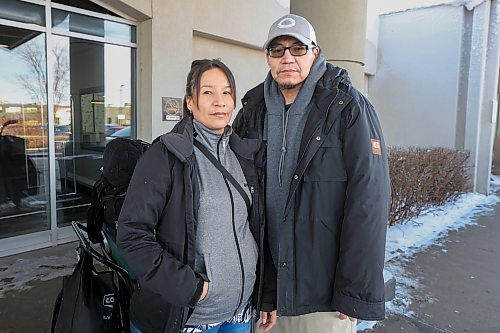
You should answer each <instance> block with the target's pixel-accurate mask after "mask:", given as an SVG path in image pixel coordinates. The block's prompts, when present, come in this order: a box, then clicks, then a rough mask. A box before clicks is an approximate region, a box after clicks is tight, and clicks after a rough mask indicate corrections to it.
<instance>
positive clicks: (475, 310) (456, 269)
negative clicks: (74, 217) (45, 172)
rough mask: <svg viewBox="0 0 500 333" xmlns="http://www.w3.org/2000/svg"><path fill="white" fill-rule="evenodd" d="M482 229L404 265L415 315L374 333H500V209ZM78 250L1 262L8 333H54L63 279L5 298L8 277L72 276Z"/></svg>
mask: <svg viewBox="0 0 500 333" xmlns="http://www.w3.org/2000/svg"><path fill="white" fill-rule="evenodd" d="M477 222H478V224H477V225H473V226H469V227H467V228H463V229H461V230H458V231H456V232H451V233H450V234H449V236H448V237H447V239H446V240H445V241H444V242H443V244H442V245H440V246H437V245H436V246H431V247H430V248H428V249H427V250H426V251H424V252H421V253H419V254H417V255H415V256H414V258H413V259H412V260H410V261H408V262H406V263H403V266H404V269H405V271H406V274H407V276H408V277H410V278H412V279H414V280H415V281H418V284H419V286H417V287H415V289H413V290H412V291H411V294H412V296H413V298H414V300H413V304H412V305H411V306H410V308H409V310H411V311H413V313H414V315H413V316H412V317H411V318H410V317H407V316H402V315H400V316H389V317H388V319H386V320H385V321H384V322H382V323H381V325H379V327H377V328H375V329H374V330H373V332H374V333H396V332H405V333H441V332H445V333H450V332H451V333H459V332H460V333H461V332H469V333H500V204H499V205H497V206H496V207H495V209H494V211H492V212H491V213H488V214H487V215H484V216H478V217H477ZM75 248H76V244H75V243H71V244H66V245H62V246H59V247H57V248H48V249H43V250H38V251H33V252H28V253H24V254H21V255H16V256H11V257H6V258H0V332H2V333H4V332H8V333H17V332H19V333H25V332H26V333H32V332H40V333H41V332H50V322H51V318H52V309H53V305H54V300H55V297H56V295H57V293H58V292H59V290H60V288H61V278H60V277H59V278H50V275H49V276H47V274H45V273H44V274H40V273H37V274H35V275H38V276H39V277H40V278H45V279H48V280H47V281H41V280H34V281H31V282H29V283H28V284H29V285H30V286H31V289H28V290H26V289H22V290H18V291H11V292H6V293H5V295H3V296H2V294H3V292H2V291H3V290H5V287H6V286H7V285H9V284H12V282H13V278H12V276H9V274H8V273H9V271H11V270H12V267H13V265H18V266H20V267H23V268H25V270H26V271H27V272H28V274H26V275H30V274H31V275H33V274H32V273H30V270H33V269H34V270H35V271H36V272H40V271H43V270H46V271H50V272H52V273H53V275H61V274H62V273H65V272H68V271H70V270H71V266H72V265H73V264H74V263H76V257H74V249H75ZM40 258H42V259H43V258H49V259H50V260H52V261H50V260H49V259H44V260H42V261H40ZM54 258H55V259H56V260H57V264H54ZM21 259H22V261H20V260H21ZM33 266H35V267H33ZM21 273H22V272H17V273H16V276H17V275H20V274H21ZM396 279H398V276H396ZM410 289H412V288H411V287H410Z"/></svg>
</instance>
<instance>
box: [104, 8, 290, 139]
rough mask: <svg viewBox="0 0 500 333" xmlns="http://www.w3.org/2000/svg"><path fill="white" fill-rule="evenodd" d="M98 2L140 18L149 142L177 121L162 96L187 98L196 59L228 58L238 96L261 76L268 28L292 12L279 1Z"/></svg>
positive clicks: (141, 98) (144, 131)
mask: <svg viewBox="0 0 500 333" xmlns="http://www.w3.org/2000/svg"><path fill="white" fill-rule="evenodd" d="M99 1H100V2H101V3H102V2H106V3H108V4H109V5H113V6H115V8H117V9H118V10H120V11H121V12H124V13H126V14H127V15H129V16H131V17H134V18H135V19H136V20H137V21H139V23H138V31H139V34H138V36H139V37H138V82H139V83H138V84H139V87H138V88H139V89H138V91H139V93H138V94H139V95H138V128H137V134H138V137H139V138H142V139H144V140H146V141H151V140H152V139H154V138H155V137H157V136H158V135H160V134H162V133H165V132H167V131H169V130H170V129H171V128H172V127H173V126H174V125H175V122H173V121H162V118H161V105H162V97H183V94H184V85H185V80H186V76H187V73H188V71H189V68H190V64H191V61H192V60H193V59H197V58H221V59H222V60H223V61H225V62H226V63H227V65H228V66H229V67H230V68H231V69H232V71H233V72H234V74H235V77H236V83H237V89H238V100H239V99H240V98H241V97H242V96H243V94H244V93H245V91H246V90H248V89H249V88H251V87H252V86H254V85H255V84H257V83H259V82H260V81H262V80H263V79H264V77H265V75H266V73H267V65H266V63H265V58H264V52H263V51H262V50H261V47H262V44H263V43H264V41H265V40H266V38H267V31H268V28H269V26H270V25H271V23H272V22H274V21H275V20H276V19H277V18H279V17H280V16H282V15H284V14H286V13H288V11H289V9H288V8H286V7H284V6H281V5H280V4H279V3H278V2H277V1H275V0H255V1H245V0H213V1H196V0H184V1H175V0H147V1H143V0H99ZM238 104H239V103H238Z"/></svg>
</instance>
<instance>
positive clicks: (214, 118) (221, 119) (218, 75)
mask: <svg viewBox="0 0 500 333" xmlns="http://www.w3.org/2000/svg"><path fill="white" fill-rule="evenodd" d="M186 103H187V106H188V108H189V109H190V110H191V112H193V118H194V119H196V121H198V122H200V123H202V124H203V125H205V126H206V127H207V128H209V129H211V130H212V131H215V132H218V133H222V132H224V128H225V127H226V126H227V124H229V120H230V119H231V116H232V114H233V110H234V101H233V91H231V86H230V85H229V81H228V79H227V77H226V74H224V72H223V71H222V70H221V69H219V68H212V69H209V70H207V71H206V72H204V73H203V74H202V75H201V78H200V89H199V91H198V96H197V101H195V100H194V99H193V98H192V97H191V96H186Z"/></svg>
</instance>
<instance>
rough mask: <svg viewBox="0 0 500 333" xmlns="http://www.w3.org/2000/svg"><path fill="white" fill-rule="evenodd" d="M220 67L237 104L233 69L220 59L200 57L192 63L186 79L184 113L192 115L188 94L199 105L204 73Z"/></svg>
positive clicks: (184, 114)
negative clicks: (188, 104) (187, 99)
mask: <svg viewBox="0 0 500 333" xmlns="http://www.w3.org/2000/svg"><path fill="white" fill-rule="evenodd" d="M214 68H219V69H220V70H221V71H223V72H224V74H225V75H226V77H227V80H228V81H229V87H230V88H231V96H232V97H233V102H234V105H236V83H235V81H234V76H233V73H232V72H231V70H230V69H229V68H228V67H227V66H226V65H225V64H224V63H223V62H222V61H220V60H219V59H200V60H194V61H193V62H192V63H191V70H190V71H189V74H188V76H187V81H186V95H185V96H184V102H183V104H182V115H183V116H187V115H190V113H191V112H190V111H189V109H188V107H187V102H186V96H190V97H191V98H193V100H194V102H195V103H196V104H197V105H198V93H199V92H200V81H201V76H202V75H203V73H205V72H206V71H208V70H210V69H214Z"/></svg>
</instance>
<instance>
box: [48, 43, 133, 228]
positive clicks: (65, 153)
mask: <svg viewBox="0 0 500 333" xmlns="http://www.w3.org/2000/svg"><path fill="white" fill-rule="evenodd" d="M53 41H54V45H55V46H56V48H57V49H60V50H65V51H64V52H61V54H64V55H65V57H66V59H61V60H59V61H56V59H57V57H56V58H54V59H49V60H51V61H53V64H52V66H53V67H54V68H56V67H57V66H62V67H63V68H66V67H65V66H66V65H65V64H67V66H68V67H67V68H66V69H65V70H63V71H62V72H64V73H66V75H67V77H64V78H63V77H61V82H67V83H68V84H66V85H61V88H62V86H64V89H61V90H60V91H61V96H59V97H58V98H56V96H54V101H55V102H54V103H55V106H54V112H55V113H54V119H55V126H56V127H55V128H54V130H55V132H56V169H57V170H56V171H57V172H56V174H57V175H56V177H57V184H58V185H57V212H58V214H57V215H58V225H59V226H63V225H66V224H69V223H70V222H71V221H73V220H85V218H86V211H87V208H88V205H89V203H90V194H91V190H92V186H93V185H94V183H95V181H96V180H97V179H98V178H99V177H100V168H101V166H102V153H103V151H104V147H105V146H106V144H107V142H109V141H110V140H113V139H114V138H115V137H118V136H121V137H130V136H131V135H132V131H131V125H132V98H131V94H132V86H131V83H132V72H133V70H132V66H133V62H132V55H133V52H134V50H132V49H131V48H129V47H123V46H116V45H109V44H105V43H99V42H95V41H88V40H83V39H78V38H70V37H63V36H54V38H53ZM60 64H62V65H60ZM58 132H60V136H59V137H58V135H57V133H58Z"/></svg>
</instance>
